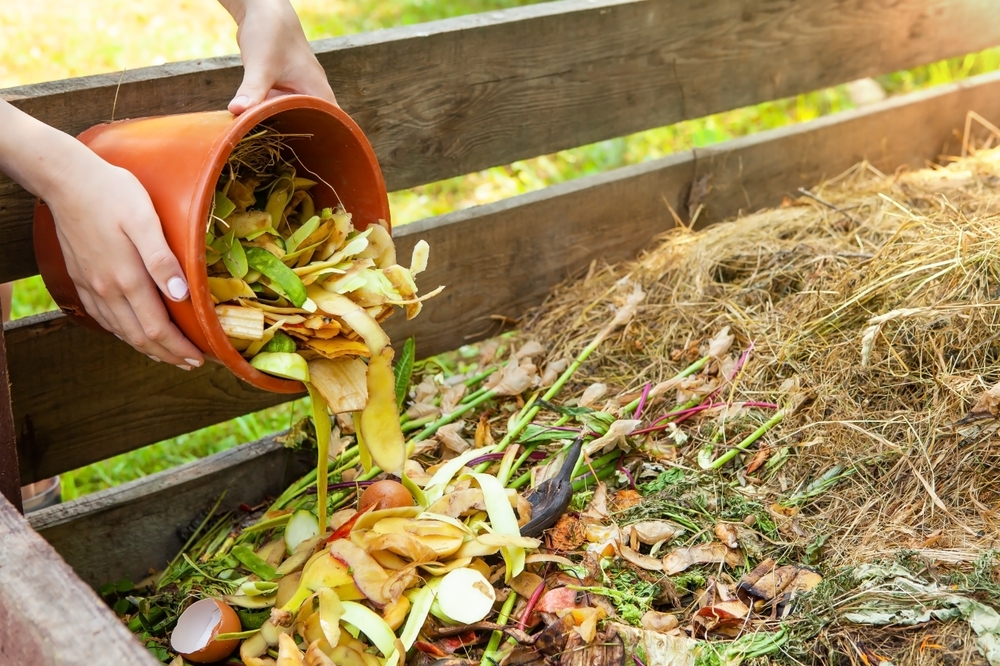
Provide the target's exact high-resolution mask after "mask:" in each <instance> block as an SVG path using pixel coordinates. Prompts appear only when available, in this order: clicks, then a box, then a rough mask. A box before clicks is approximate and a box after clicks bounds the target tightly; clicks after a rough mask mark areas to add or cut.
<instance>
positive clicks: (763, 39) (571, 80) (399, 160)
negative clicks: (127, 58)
mask: <svg viewBox="0 0 1000 666" xmlns="http://www.w3.org/2000/svg"><path fill="white" fill-rule="evenodd" d="M995 11H996V7H995V5H994V3H992V2H990V0H871V1H868V2H856V3H848V2H842V1H840V0H716V1H715V2H707V3H692V2H679V1H678V0H564V1H562V2H547V3H542V4H538V5H534V6H529V7H522V8H516V9H510V10H505V11H501V12H490V13H486V14H479V15H474V16H466V17H461V18H456V19H449V20H445V21H438V22H434V23H428V24H422V25H414V26H408V27H403V28H397V29H392V30H384V31H378V32H373V33H368V34H363V35H355V36H349V37H343V38H337V39H331V40H324V41H320V42H316V44H315V48H316V50H317V52H318V55H319V59H320V61H321V63H322V64H323V66H324V67H325V68H326V71H327V74H328V76H329V78H330V81H331V82H332V84H333V87H334V90H335V91H336V92H337V94H338V99H339V100H340V102H341V104H343V106H344V108H345V109H346V110H347V111H348V112H349V113H351V114H352V115H353V116H354V117H355V118H356V119H357V121H358V123H359V124H360V125H361V127H362V128H363V129H364V130H365V131H366V132H367V133H368V135H369V137H370V139H371V141H372V144H373V145H374V147H375V150H376V153H377V155H378V157H379V160H380V162H381V164H382V168H383V170H384V171H385V175H386V182H387V184H388V186H389V188H390V190H395V189H401V188H406V187H411V186H414V185H419V184H422V183H427V182H431V181H435V180H440V179H443V178H448V177H451V176H457V175H461V174H464V173H469V172H471V171H476V170H478V169H482V168H485V167H490V166H494V165H499V164H508V163H510V162H513V161H515V160H518V159H522V158H525V157H533V156H536V155H539V154H545V153H550V152H554V151H556V150H560V149H563V148H569V147H572V146H579V145H583V144H587V143H591V142H594V141H599V140H602V139H609V138H613V137H617V136H622V135H625V134H629V133H632V132H636V131H639V130H644V129H648V128H651V127H657V126H662V125H668V124H671V123H674V122H677V121H680V120H683V119H686V118H697V117H701V116H704V115H707V114H710V113H715V112H718V111H723V110H727V109H733V108H738V107H741V106H746V105H750V104H756V103H759V102H764V101H767V100H771V99H776V98H781V97H788V96H791V95H796V94H799V93H804V92H808V91H811V90H817V89H820V88H823V87H826V86H830V85H834V84H838V83H843V82H845V81H850V80H852V79H856V78H859V77H863V76H870V75H875V74H884V73H888V72H892V71H896V70H900V69H905V68H908V67H912V66H915V65H919V64H923V63H927V62H932V61H935V60H939V59H942V58H946V57H950V56H957V55H962V54H965V53H968V52H971V51H975V50H979V49H982V48H986V47H989V46H994V45H996V44H1000V22H997V21H994V20H989V19H988V18H984V17H990V16H992V15H993V14H995ZM241 76H242V69H241V68H240V67H239V59H238V58H235V57H226V58H213V59H205V60H198V61H191V62H185V63H176V64H169V65H163V66H160V67H155V68H145V69H137V70H133V71H130V72H126V73H125V74H124V76H120V75H119V74H107V75H101V76H92V77H85V78H79V79H70V80H66V81H56V82H52V83H45V84H39V85H34V86H25V87H22V88H13V89H8V90H5V91H2V92H0V95H2V96H3V97H4V98H5V99H8V100H10V101H11V102H13V103H14V104H15V105H17V106H18V107H20V108H22V109H24V110H25V111H27V112H29V113H31V114H32V115H34V116H36V117H38V118H40V119H42V120H43V121H45V122H47V123H50V124H52V125H54V126H56V127H58V128H60V129H63V130H66V131H68V132H71V133H78V132H80V131H82V130H84V129H86V128H87V127H90V126H91V125H94V124H96V123H100V122H105V121H107V120H109V119H110V118H111V116H112V108H114V109H115V116H116V117H117V118H127V117H139V116H146V115H157V114H164V113H178V112H187V111H201V110H208V109H222V108H225V106H226V104H227V102H228V101H229V99H230V96H231V95H232V94H233V92H234V91H235V90H236V88H237V86H238V85H239V82H240V79H241ZM31 206H32V200H31V197H30V196H29V195H27V194H26V193H25V192H23V191H22V190H21V189H20V188H19V187H17V186H16V185H14V184H13V183H11V182H10V181H9V180H6V179H0V281H6V280H9V279H11V278H20V277H26V276H29V275H32V274H34V273H35V272H37V269H36V266H35V261H34V255H33V253H32V248H31V231H30V224H29V223H30V219H31Z"/></svg>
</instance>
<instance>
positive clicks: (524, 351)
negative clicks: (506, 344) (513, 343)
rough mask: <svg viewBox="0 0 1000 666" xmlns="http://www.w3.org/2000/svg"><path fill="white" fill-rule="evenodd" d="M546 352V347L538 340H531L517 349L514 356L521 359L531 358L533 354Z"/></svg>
mask: <svg viewBox="0 0 1000 666" xmlns="http://www.w3.org/2000/svg"><path fill="white" fill-rule="evenodd" d="M544 353H545V347H543V346H542V344H541V343H540V342H538V341H537V340H529V341H528V342H526V343H524V345H523V346H522V347H521V348H520V349H518V350H517V353H516V354H514V358H516V359H518V360H521V359H522V358H530V357H532V356H538V355H539V354H544Z"/></svg>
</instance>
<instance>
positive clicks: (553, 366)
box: [541, 358, 569, 387]
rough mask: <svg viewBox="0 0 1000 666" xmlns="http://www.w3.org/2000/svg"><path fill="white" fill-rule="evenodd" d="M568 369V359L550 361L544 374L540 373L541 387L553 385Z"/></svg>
mask: <svg viewBox="0 0 1000 666" xmlns="http://www.w3.org/2000/svg"><path fill="white" fill-rule="evenodd" d="M568 367H569V359H568V358H560V359H556V360H555V361H550V362H549V363H548V364H546V366H545V372H543V373H542V381H541V384H542V386H543V387H546V386H552V385H553V384H555V383H556V380H557V379H559V375H561V374H562V373H563V372H564V371H565V370H566V368H568Z"/></svg>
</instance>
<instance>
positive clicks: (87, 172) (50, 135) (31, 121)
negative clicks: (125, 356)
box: [0, 100, 204, 370]
mask: <svg viewBox="0 0 1000 666" xmlns="http://www.w3.org/2000/svg"><path fill="white" fill-rule="evenodd" d="M0 128H3V129H2V131H0V171H2V172H3V173H5V174H7V175H8V176H10V177H11V178H13V179H14V180H15V181H16V182H18V183H20V184H21V186H22V187H24V189H26V190H28V191H29V192H31V193H32V194H34V195H36V196H38V197H40V198H41V199H42V200H43V201H45V203H46V204H48V206H49V209H50V210H51V211H52V216H53V218H54V219H55V226H56V235H57V236H58V238H59V245H60V246H61V247H62V251H63V256H64V257H65V260H66V268H67V270H68V272H69V276H70V277H71V278H72V279H73V282H74V283H76V288H77V292H78V294H79V295H80V300H81V301H82V302H83V305H84V307H85V308H86V309H87V313H88V314H89V315H90V316H91V317H93V318H94V319H95V320H96V321H97V322H98V323H99V324H100V325H101V326H103V327H104V328H106V329H107V330H109V331H111V332H112V333H114V334H115V335H117V336H118V337H119V338H121V339H123V340H125V341H126V342H128V343H129V344H130V345H132V346H133V347H135V348H136V349H137V350H139V351H140V352H142V353H144V354H146V355H148V356H150V357H152V358H153V359H154V360H157V361H164V362H166V363H172V364H173V365H176V366H178V367H180V368H182V369H185V370H190V369H191V368H192V367H196V366H200V365H201V364H202V363H204V356H203V355H202V353H201V351H199V350H198V348H197V347H195V346H194V344H193V343H191V342H190V341H189V340H188V339H187V338H185V337H184V335H183V334H182V333H181V332H180V330H179V329H178V328H177V327H176V326H174V324H173V323H172V322H171V321H170V318H169V316H168V315H167V309H166V308H165V307H164V305H163V301H161V300H160V296H159V294H157V293H156V292H157V288H159V290H160V291H162V292H163V293H164V294H165V295H166V296H167V298H170V299H172V300H175V301H181V300H184V299H186V298H187V297H188V286H187V280H185V278H184V272H183V271H182V270H181V266H180V264H179V263H178V261H177V258H176V257H174V255H173V253H172V252H171V251H170V248H169V247H168V246H167V243H166V240H165V239H164V238H163V230H162V229H161V227H160V221H159V219H158V218H157V215H156V210H155V209H154V208H153V203H152V202H151V201H150V200H149V195H148V194H147V193H146V190H145V189H144V188H143V186H142V185H141V184H140V183H139V181H138V180H137V179H136V178H135V176H133V175H132V174H131V173H129V172H128V171H126V170H124V169H120V168H118V167H115V166H112V165H110V164H108V163H107V162H105V161H104V160H102V159H101V158H100V157H98V156H97V155H96V154H95V153H94V152H93V151H91V150H90V149H89V148H87V147H86V146H85V145H83V144H82V143H80V142H79V141H78V140H76V139H74V138H73V137H71V136H69V135H68V134H65V133H63V132H60V131H59V130H56V129H53V128H52V127H49V126H48V125H46V124H44V123H42V122H40V121H39V120H37V119H35V118H32V117H31V116H29V115H28V114H26V113H24V112H22V111H19V110H18V109H15V108H14V107H13V106H11V105H10V104H8V103H7V102H5V101H3V100H0Z"/></svg>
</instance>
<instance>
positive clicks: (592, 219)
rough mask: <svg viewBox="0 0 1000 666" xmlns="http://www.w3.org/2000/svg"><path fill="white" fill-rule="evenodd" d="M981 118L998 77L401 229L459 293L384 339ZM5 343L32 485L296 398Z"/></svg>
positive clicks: (471, 320)
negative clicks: (674, 226) (426, 247)
mask: <svg viewBox="0 0 1000 666" xmlns="http://www.w3.org/2000/svg"><path fill="white" fill-rule="evenodd" d="M968 109H975V110H977V111H979V112H980V113H982V114H984V115H985V116H986V117H988V118H992V119H993V120H994V121H997V120H1000V74H991V75H986V76H983V77H979V78H977V79H975V80H971V81H969V82H966V83H961V84H956V85H951V86H944V87H942V88H938V89H934V90H930V91H925V92H920V93H915V94H913V95H909V96H906V97H900V98H896V99H893V100H889V101H887V102H884V103H881V104H878V105H873V106H872V107H869V108H866V109H863V110H857V111H850V112H846V113H843V114H839V115H836V116H830V117H828V118H824V119H821V120H819V121H815V122H813V123H808V124H803V125H798V126H793V127H788V128H783V129H779V130H775V131H771V132H765V133H761V134H758V135H754V136H751V137H747V138H744V139H740V140H737V141H732V142H729V143H726V144H721V145H719V146H715V147H712V148H708V149H698V150H697V151H691V152H686V153H681V154H677V155H674V156H671V157H668V158H665V159H662V160H657V161H652V162H647V163H645V164H640V165H636V166H631V167H626V168H623V169H618V170H616V171H613V172H609V173H605V174H600V175H597V176H593V177H587V178H581V179H578V180H575V181H571V182H567V183H563V184H560V185H557V186H555V187H550V188H547V189H545V190H541V191H538V192H533V193H530V194H526V195H523V196H519V197H514V198H511V199H507V200H505V201H501V202H498V203H495V204H489V205H486V206H480V207H477V208H472V209H468V210H464V211H459V212H456V213H451V214H448V215H444V216H441V217H440V218H436V219H434V220H427V221H423V222H418V223H415V224H412V225H407V226H405V227H401V228H400V229H398V233H397V239H398V241H397V242H398V246H399V250H400V256H403V257H406V256H408V254H409V252H410V249H411V248H412V246H413V243H414V242H415V241H416V240H417V239H419V238H425V239H426V240H427V241H428V242H429V243H430V246H431V263H430V268H429V269H428V271H427V272H426V273H424V274H422V275H421V276H420V279H419V282H420V284H421V286H422V288H425V289H430V288H433V287H436V286H437V285H439V284H444V285H446V286H447V289H446V290H445V291H444V292H443V293H442V294H441V295H440V296H439V297H437V298H435V299H433V300H432V301H430V302H429V303H428V304H427V306H426V308H425V310H424V312H423V313H422V314H421V315H420V317H418V318H417V319H415V320H413V321H412V322H402V321H400V319H401V317H399V316H398V315H397V317H396V318H393V319H390V320H389V325H388V326H387V328H388V329H389V332H390V334H391V335H392V337H393V339H395V340H402V339H404V337H405V336H408V335H415V336H416V337H417V340H418V342H417V350H418V352H419V353H420V354H421V356H427V355H431V354H436V353H439V352H442V351H446V350H450V349H455V348H457V347H458V346H460V345H462V344H464V343H467V342H469V341H472V340H475V339H479V338H482V337H484V336H486V335H489V334H491V333H495V332H496V331H497V326H496V321H495V320H494V319H492V318H491V316H493V315H499V316H503V317H508V318H516V317H519V316H520V315H521V314H522V313H523V312H524V311H525V309H527V308H529V307H531V306H534V305H537V304H538V303H540V302H541V300H542V299H543V298H544V296H545V294H546V293H547V292H548V290H549V289H550V288H551V287H552V286H554V285H555V284H556V283H558V282H559V281H561V280H563V279H564V278H566V277H567V276H569V275H571V274H572V273H574V272H576V271H579V270H580V269H581V268H584V267H586V266H587V265H588V264H589V262H590V261H591V260H593V259H595V258H604V259H606V260H608V261H617V260H620V259H625V258H629V257H632V256H634V255H635V254H636V253H637V252H638V251H639V250H641V249H642V248H643V247H645V246H646V244H647V243H648V241H649V239H650V238H652V237H653V236H654V235H655V234H657V233H659V232H661V231H663V230H665V229H667V228H669V226H670V225H671V223H672V222H671V217H670V215H669V213H668V211H667V208H666V205H665V204H664V202H665V201H669V202H670V203H671V205H672V206H673V207H674V208H675V210H678V211H680V212H681V214H682V215H685V214H686V213H685V210H686V204H687V201H688V199H689V193H690V192H691V191H692V189H693V190H694V192H695V195H696V196H695V198H696V199H699V200H700V202H701V203H704V205H705V210H704V212H703V213H702V215H701V217H700V218H699V219H700V220H701V221H702V222H714V221H720V220H722V219H725V218H726V217H729V216H732V215H735V214H737V213H739V212H740V211H744V212H746V211H749V210H756V209H759V208H761V207H764V206H767V205H771V204H775V203H778V202H780V200H781V197H782V196H783V195H786V194H794V192H795V188H796V187H798V186H801V185H811V184H814V183H816V182H818V181H820V180H821V179H823V178H824V177H827V176H833V175H836V174H837V173H839V172H841V171H842V170H844V169H847V168H848V167H850V166H852V165H853V164H855V163H856V162H857V161H859V160H861V159H863V158H867V159H870V160H871V161H872V162H873V163H874V164H875V165H877V166H879V167H880V168H883V169H888V170H891V169H894V168H896V167H897V166H899V165H901V164H909V165H922V164H923V162H924V161H925V160H929V159H934V158H936V157H937V156H938V155H940V154H942V151H944V150H945V146H946V145H947V144H949V142H950V145H951V146H952V149H953V150H957V149H958V142H957V141H956V140H955V139H954V134H953V132H954V131H955V130H956V129H958V130H960V129H961V128H962V126H963V124H964V120H965V114H966V111H967V110H968ZM693 183H696V184H697V187H694V188H692V184H693ZM698 192H704V194H703V195H702V196H698ZM8 340H9V344H10V347H11V354H10V372H11V381H12V388H13V402H14V412H15V416H16V418H17V419H18V420H17V423H18V427H19V429H20V431H21V432H22V437H21V441H20V451H21V473H22V478H23V479H24V481H25V482H28V481H31V480H34V479H36V478H45V477H46V476H51V475H52V474H55V473H58V472H61V471H64V470H67V469H72V468H75V467H79V466H81V465H84V464H87V463H90V462H93V461H96V460H100V459H103V458H106V457H108V456H110V455H113V454H116V453H121V452H124V451H127V450H130V449H132V448H136V447H138V446H142V445H144V444H148V443H151V442H154V441H157V440H159V439H163V438H166V437H170V436H174V435H177V434H181V433H184V432H189V431H191V430H193V429H195V428H199V427H203V426H206V425H209V424H211V423H215V422H217V421H220V420H223V419H227V418H231V417H234V416H237V415H239V414H243V413H245V412H248V411H250V410H252V409H259V408H262V407H264V406H266V405H269V404H275V403H277V402H279V401H280V400H282V399H283V398H282V397H281V396H275V395H267V394H262V393H259V392H255V391H252V390H250V389H248V388H246V387H243V386H241V385H240V384H238V383H237V382H236V380H234V379H233V378H232V377H231V376H229V374H228V373H226V372H225V371H224V370H223V369H221V368H215V367H213V368H207V369H203V370H200V371H195V372H192V373H189V374H188V373H183V372H181V371H178V370H176V369H174V368H170V367H165V366H162V365H159V364H153V363H151V362H149V361H147V360H146V359H145V358H144V357H142V356H140V355H138V354H136V353H134V352H132V351H131V350H130V349H129V348H128V347H126V346H125V345H123V344H122V343H119V342H118V341H117V340H115V339H114V338H112V337H110V336H101V335H97V334H94V333H91V332H90V331H85V330H83V329H81V328H79V327H76V326H70V325H67V324H66V321H65V319H63V318H62V317H61V316H60V315H54V316H53V315H49V316H46V317H43V318H41V319H40V320H36V321H35V322H28V323H20V322H15V323H14V324H13V326H12V327H11V328H10V329H9V338H8ZM82 396H86V398H85V399H84V398H83V397H82Z"/></svg>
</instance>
